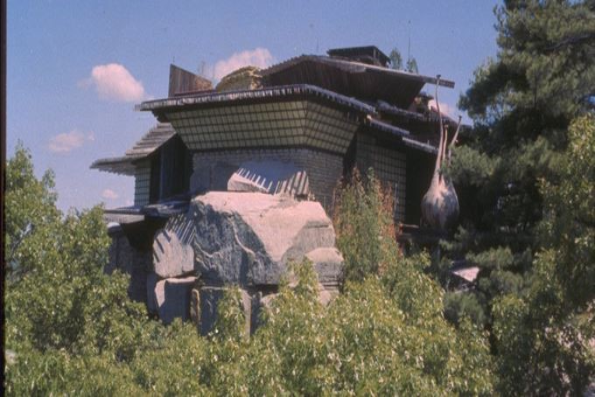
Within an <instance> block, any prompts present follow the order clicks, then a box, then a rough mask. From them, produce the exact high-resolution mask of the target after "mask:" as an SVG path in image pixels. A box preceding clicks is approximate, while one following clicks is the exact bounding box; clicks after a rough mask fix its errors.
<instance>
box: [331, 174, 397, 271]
mask: <svg viewBox="0 0 595 397" xmlns="http://www.w3.org/2000/svg"><path fill="white" fill-rule="evenodd" d="M351 179H352V180H351V182H350V183H349V184H345V185H343V186H340V188H339V189H338V191H337V197H338V201H337V203H336V204H335V214H334V224H335V231H336V233H337V247H338V248H339V250H340V251H341V252H342V254H343V258H344V259H345V269H344V273H345V279H346V280H362V279H363V278H365V277H366V276H367V275H371V274H377V273H378V272H379V271H381V270H382V269H384V268H385V267H386V266H387V263H388V261H390V259H391V258H390V252H389V245H390V244H391V243H392V242H393V241H394V240H395V229H394V223H393V215H392V210H393V202H392V196H391V194H390V192H388V191H386V190H385V189H383V188H382V186H381V184H380V181H379V180H378V179H377V178H376V176H375V175H374V172H373V171H372V170H371V169H370V170H369V171H368V174H367V176H366V178H365V180H362V178H361V177H360V175H359V172H358V171H357V169H355V170H354V172H353V176H352V178H351Z"/></svg>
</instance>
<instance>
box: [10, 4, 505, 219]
mask: <svg viewBox="0 0 595 397" xmlns="http://www.w3.org/2000/svg"><path fill="white" fill-rule="evenodd" d="M496 4H497V2H496V1H493V0H483V1H469V0H451V1H429V0H428V1H423V0H420V1H395V0H392V1H375V2H372V1H325V2H322V1H292V2H289V1H270V2H264V1H254V2H232V1H221V0H220V1H217V2H197V1H175V2H166V1H99V0H97V1H91V0H89V1H75V0H71V1H55V0H54V1H50V0H46V1H25V0H9V1H8V5H7V6H8V16H7V19H8V53H7V63H8V68H7V81H8V83H7V155H8V156H10V155H11V154H12V153H13V152H14V147H15V145H16V142H17V141H18V140H21V141H23V142H24V144H25V146H26V147H28V148H29V149H30V150H31V152H32V154H33V159H34V162H35V167H36V171H37V173H38V174H39V175H41V174H42V173H43V171H44V170H46V169H48V168H52V169H53V170H54V171H55V173H56V188H57V191H58V195H59V200H58V205H59V207H60V208H61V209H62V210H66V209H68V208H69V207H77V208H88V207H91V206H92V205H94V204H97V203H100V202H104V203H105V204H106V206H107V207H108V208H113V207H118V206H124V205H129V204H130V203H131V202H132V198H133V178H132V177H125V176H117V175H112V174H108V173H103V172H99V171H97V170H90V169H89V165H90V164H91V163H92V161H93V160H95V159H97V158H102V157H111V156H119V155H122V154H123V153H124V152H125V150H126V149H128V148H129V147H130V146H132V145H133V144H134V142H135V141H137V140H138V139H139V138H140V137H141V136H142V135H143V134H144V133H145V132H146V131H147V130H148V129H149V128H150V127H152V126H153V125H154V124H155V119H154V118H153V116H152V115H151V114H149V113H141V112H135V111H134V105H135V104H137V103H140V102H141V101H142V100H144V99H148V98H161V97H165V96H167V84H168V73H169V64H170V63H172V62H173V63H175V64H177V65H178V66H181V67H183V68H185V69H188V70H190V71H194V72H199V71H203V72H204V73H206V74H207V75H209V76H219V75H221V73H223V72H225V71H226V70H229V69H230V68H233V67H236V66H242V64H243V63H245V62H252V63H257V64H258V63H261V64H262V65H265V64H270V63H271V62H273V63H274V62H279V61H283V60H285V59H287V58H290V57H294V56H297V55H301V54H324V53H325V52H326V51H327V50H328V49H329V48H337V47H350V46H359V45H370V44H373V45H376V46H378V47H379V48H380V49H381V50H383V51H385V52H386V53H388V52H390V50H391V49H392V48H393V47H398V48H399V49H400V51H401V53H402V54H403V56H404V57H406V56H407V47H408V38H409V37H410V38H411V55H412V56H413V57H415V58H416V60H417V63H418V66H419V70H420V73H422V74H426V75H431V76H433V75H435V74H437V73H440V74H442V76H443V77H444V78H448V79H450V80H453V81H455V83H456V85H455V89H454V90H447V89H445V90H442V91H441V102H444V103H446V104H447V105H448V107H449V110H450V112H451V114H454V115H456V114H458V112H457V110H456V102H457V100H458V97H459V95H460V93H461V92H464V91H465V90H466V88H467V87H468V84H469V81H470V80H471V79H472V76H473V71H474V70H475V69H476V68H477V67H478V66H479V65H481V64H482V63H483V62H484V61H485V60H486V59H487V58H488V57H489V56H494V55H495V54H496V50H497V48H496V42H495V40H496V33H495V31H494V28H493V26H494V24H495V22H496V19H495V17H494V14H493V8H494V6H495V5H496ZM428 88H430V89H433V88H432V87H428Z"/></svg>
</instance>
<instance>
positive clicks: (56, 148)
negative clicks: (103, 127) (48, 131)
mask: <svg viewBox="0 0 595 397" xmlns="http://www.w3.org/2000/svg"><path fill="white" fill-rule="evenodd" d="M86 140H88V141H94V140H95V134H94V133H93V132H92V131H91V132H89V133H88V134H87V135H85V134H84V133H82V132H80V131H78V130H76V129H75V130H72V131H70V132H63V133H61V134H58V135H56V136H54V137H52V138H50V143H49V144H48V149H50V151H51V152H54V153H68V152H70V151H72V150H74V149H76V148H79V147H81V146H83V144H84V143H85V141H86Z"/></svg>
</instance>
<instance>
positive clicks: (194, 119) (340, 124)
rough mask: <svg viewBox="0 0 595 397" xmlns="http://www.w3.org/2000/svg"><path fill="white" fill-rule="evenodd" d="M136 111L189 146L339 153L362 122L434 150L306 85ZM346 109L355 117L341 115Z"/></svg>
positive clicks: (361, 106)
mask: <svg viewBox="0 0 595 397" xmlns="http://www.w3.org/2000/svg"><path fill="white" fill-rule="evenodd" d="M312 99H314V102H312ZM318 103H322V105H320V104H318ZM139 109H140V110H143V111H152V112H153V113H154V114H155V115H156V116H157V117H159V118H161V119H164V120H168V121H170V122H171V123H172V124H173V125H174V128H175V129H176V131H177V132H178V134H179V135H180V136H181V137H182V139H183V140H184V142H185V144H186V146H188V148H189V149H190V150H217V149H233V148H241V147H262V146H292V145H296V146H300V145H305V146H313V147H318V148H321V149H324V150H329V151H333V152H344V151H345V150H346V147H347V145H348V144H349V141H350V140H351V136H352V134H353V133H354V132H355V129H356V128H357V125H364V126H366V127H367V128H368V130H370V131H376V132H379V133H382V134H383V135H384V136H391V137H393V138H395V139H396V140H399V141H401V142H402V143H403V144H404V145H405V146H409V147H412V148H415V149H417V150H423V151H426V152H432V153H435V148H434V147H433V146H431V145H427V144H424V143H421V142H417V141H416V140H415V137H413V136H411V135H410V133H409V131H407V130H405V129H403V128H399V127H397V126H394V125H391V124H389V123H386V122H383V121H381V120H379V119H378V118H377V115H378V114H377V112H376V108H375V107H373V106H370V105H368V104H366V103H364V102H362V101H359V100H357V99H354V98H348V97H346V96H344V95H340V94H337V93H334V92H331V91H329V90H325V89H322V88H319V87H315V86H309V85H291V86H279V87H272V88H265V89H259V90H246V91H235V92H224V93H213V92H211V93H198V94H194V95H192V96H190V95H189V96H184V97H175V98H167V99H159V100H153V101H147V102H143V103H142V104H141V105H140V106H139ZM325 109H326V110H325ZM333 109H335V110H333ZM345 110H347V111H348V112H347V113H349V112H352V113H356V114H358V115H359V117H357V119H358V120H359V121H355V120H352V119H349V118H346V116H345V115H344V114H345V113H346V112H345ZM341 111H343V112H341Z"/></svg>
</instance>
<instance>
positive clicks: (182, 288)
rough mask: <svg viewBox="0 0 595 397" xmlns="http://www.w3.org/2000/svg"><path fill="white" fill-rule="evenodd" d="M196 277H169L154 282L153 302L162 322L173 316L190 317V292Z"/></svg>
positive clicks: (169, 320)
mask: <svg viewBox="0 0 595 397" xmlns="http://www.w3.org/2000/svg"><path fill="white" fill-rule="evenodd" d="M195 281H196V277H185V278H169V279H165V280H159V281H157V283H156V284H155V302H156V304H157V312H158V313H159V318H160V319H161V321H163V323H164V324H169V323H171V322H172V321H173V320H174V319H175V318H181V319H182V320H188V318H189V317H190V293H191V290H192V287H193V286H194V283H195Z"/></svg>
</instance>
